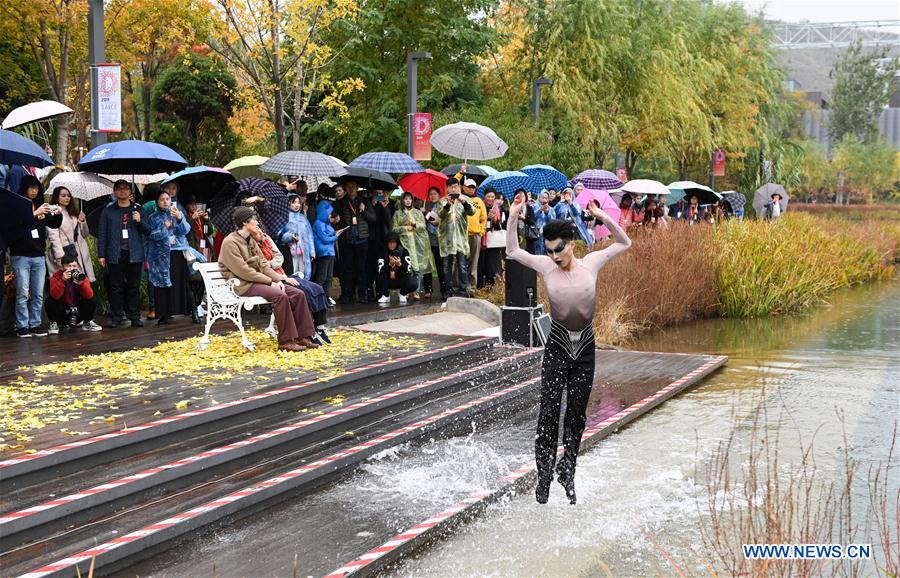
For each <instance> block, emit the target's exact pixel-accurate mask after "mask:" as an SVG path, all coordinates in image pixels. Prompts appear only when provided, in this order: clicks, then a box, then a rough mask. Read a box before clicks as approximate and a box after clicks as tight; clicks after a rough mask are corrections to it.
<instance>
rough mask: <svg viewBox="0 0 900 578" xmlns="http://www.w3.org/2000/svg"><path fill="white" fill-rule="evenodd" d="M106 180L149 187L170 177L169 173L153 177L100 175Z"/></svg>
mask: <svg viewBox="0 0 900 578" xmlns="http://www.w3.org/2000/svg"><path fill="white" fill-rule="evenodd" d="M100 176H101V177H103V178H104V179H107V180H110V181H112V182H116V181H118V180H119V179H121V180H123V181H128V182H129V183H134V184H136V185H149V184H150V183H158V182H160V181H162V180H163V179H164V178H166V177H168V176H169V173H155V174H152V175H100Z"/></svg>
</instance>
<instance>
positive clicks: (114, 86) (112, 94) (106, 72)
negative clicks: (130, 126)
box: [91, 64, 122, 132]
mask: <svg viewBox="0 0 900 578" xmlns="http://www.w3.org/2000/svg"><path fill="white" fill-rule="evenodd" d="M91 128H92V129H93V130H94V132H121V131H122V68H121V66H119V65H118V64H95V65H94V66H92V67H91Z"/></svg>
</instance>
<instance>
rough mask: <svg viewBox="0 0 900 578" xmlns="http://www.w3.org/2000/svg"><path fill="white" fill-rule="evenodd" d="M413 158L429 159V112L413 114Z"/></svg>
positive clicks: (419, 159)
mask: <svg viewBox="0 0 900 578" xmlns="http://www.w3.org/2000/svg"><path fill="white" fill-rule="evenodd" d="M413 134H414V136H415V140H414V141H413V158H414V159H416V160H417V161H430V160H431V113H430V112H417V113H415V114H414V115H413Z"/></svg>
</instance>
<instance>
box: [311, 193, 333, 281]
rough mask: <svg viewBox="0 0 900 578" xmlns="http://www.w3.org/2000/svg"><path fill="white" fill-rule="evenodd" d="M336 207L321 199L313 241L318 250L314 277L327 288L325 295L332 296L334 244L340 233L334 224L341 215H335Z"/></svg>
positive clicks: (317, 210)
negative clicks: (336, 230)
mask: <svg viewBox="0 0 900 578" xmlns="http://www.w3.org/2000/svg"><path fill="white" fill-rule="evenodd" d="M332 213H334V207H333V206H332V205H331V202H330V201H326V200H324V199H323V200H321V201H319V203H318V204H317V205H316V222H315V223H313V241H314V244H315V250H316V255H317V256H316V276H315V278H314V279H313V281H315V282H316V283H318V284H319V285H321V286H322V289H324V290H325V296H326V297H330V296H331V281H332V279H333V278H334V253H335V252H334V244H335V242H336V241H337V238H338V235H337V233H336V232H335V230H334V224H335V223H337V222H338V219H339V217H338V216H336V215H333V214H332Z"/></svg>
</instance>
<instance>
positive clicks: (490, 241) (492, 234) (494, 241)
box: [487, 229, 506, 249]
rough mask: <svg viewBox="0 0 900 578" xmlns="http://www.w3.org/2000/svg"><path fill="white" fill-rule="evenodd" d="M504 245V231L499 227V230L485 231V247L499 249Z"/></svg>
mask: <svg viewBox="0 0 900 578" xmlns="http://www.w3.org/2000/svg"><path fill="white" fill-rule="evenodd" d="M505 246H506V231H504V230H503V229H500V230H499V231H488V232H487V248H488V249H501V248H503V247H505Z"/></svg>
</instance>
